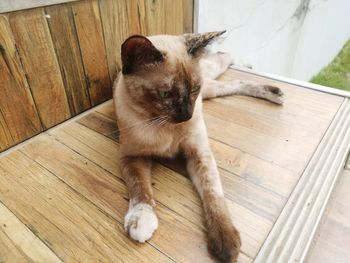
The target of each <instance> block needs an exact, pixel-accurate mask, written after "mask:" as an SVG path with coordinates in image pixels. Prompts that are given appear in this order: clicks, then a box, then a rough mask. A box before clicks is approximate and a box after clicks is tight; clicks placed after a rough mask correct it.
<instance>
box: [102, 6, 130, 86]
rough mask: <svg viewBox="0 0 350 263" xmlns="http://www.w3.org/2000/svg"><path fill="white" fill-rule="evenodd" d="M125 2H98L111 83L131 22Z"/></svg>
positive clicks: (117, 70)
mask: <svg viewBox="0 0 350 263" xmlns="http://www.w3.org/2000/svg"><path fill="white" fill-rule="evenodd" d="M127 2H128V1H127V0H119V1H114V0H104V1H100V2H99V3H100V10H101V18H102V27H103V33H104V38H105V44H106V55H107V62H108V70H109V76H110V78H111V81H112V82H113V81H114V79H115V78H116V77H117V74H118V72H119V71H120V69H121V64H120V61H121V57H120V46H121V44H122V43H123V41H124V40H125V39H126V38H127V37H128V36H129V34H130V33H129V23H132V22H133V21H129V19H128V11H127Z"/></svg>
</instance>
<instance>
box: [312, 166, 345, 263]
mask: <svg viewBox="0 0 350 263" xmlns="http://www.w3.org/2000/svg"><path fill="white" fill-rule="evenodd" d="M349 189H350V170H345V171H344V173H343V175H342V176H341V177H340V179H339V182H338V184H337V186H336V188H335V190H334V193H333V195H332V197H331V201H330V203H329V204H328V207H327V210H326V212H325V215H324V217H323V220H322V223H321V226H320V228H319V230H318V233H317V235H316V238H315V240H314V244H313V247H312V249H311V251H310V254H309V257H308V262H309V263H328V262H337V263H349V262H350V249H349V248H350V203H349V200H350V192H349Z"/></svg>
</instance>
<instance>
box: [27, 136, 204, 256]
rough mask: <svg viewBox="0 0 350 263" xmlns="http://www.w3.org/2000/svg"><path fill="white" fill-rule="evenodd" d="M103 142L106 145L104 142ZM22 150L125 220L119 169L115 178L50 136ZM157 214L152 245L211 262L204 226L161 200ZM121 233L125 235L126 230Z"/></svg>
mask: <svg viewBox="0 0 350 263" xmlns="http://www.w3.org/2000/svg"><path fill="white" fill-rule="evenodd" d="M107 140H108V139H107ZM101 144H102V145H106V144H105V143H104V142H101ZM46 147H49V150H44V148H46ZM46 149H47V148H46ZM22 151H23V152H24V153H25V154H26V155H28V156H30V157H31V158H33V159H34V160H35V161H36V162H38V163H40V164H41V165H42V166H44V167H45V168H46V169H48V170H49V171H51V172H52V173H55V174H56V175H57V176H58V177H59V178H60V179H61V180H63V181H64V182H66V183H67V184H68V185H70V186H71V187H72V188H74V189H75V190H76V191H77V192H78V193H80V194H82V195H83V196H85V197H86V198H87V199H89V200H90V201H91V202H93V203H94V204H96V205H97V206H98V207H99V208H100V209H101V210H103V211H105V212H106V213H108V215H109V216H110V217H112V218H114V219H115V220H117V221H118V222H120V223H122V222H123V218H124V215H125V213H126V211H127V207H128V201H127V199H128V194H127V192H126V187H125V185H124V183H123V182H122V180H121V176H120V175H119V173H118V172H117V171H118V169H117V170H115V171H114V172H116V173H118V177H116V176H115V174H110V173H109V172H107V171H106V170H105V169H104V168H102V167H100V166H98V165H96V164H94V163H92V162H91V161H90V160H88V159H86V158H85V157H83V156H82V155H81V154H80V153H79V154H78V153H76V152H73V151H72V150H71V149H69V148H68V147H66V146H64V145H62V144H60V143H58V142H57V141H55V140H54V138H53V137H49V136H40V138H38V140H37V141H35V142H34V143H30V144H28V145H26V146H25V147H24V149H23V150H22ZM57 154H59V155H60V156H61V158H60V159H59V160H58V159H57V158H53V157H54V156H57ZM93 155H94V157H95V158H101V157H99V156H98V155H97V154H96V153H94V154H93ZM114 157H115V156H114ZM50 159H51V160H50ZM114 159H115V158H114ZM111 160H112V158H111V159H110V161H111ZM157 213H158V215H159V218H160V225H159V229H158V230H157V232H156V234H155V236H154V238H153V239H152V240H151V241H150V244H152V245H153V246H154V247H157V248H158V249H159V250H161V251H164V253H165V254H167V255H169V256H170V257H171V258H173V259H175V260H176V261H181V262H183V261H186V260H195V259H196V258H197V259H199V260H200V261H201V262H210V261H209V256H208V254H207V250H206V244H205V237H204V233H203V231H202V227H196V226H195V225H193V224H191V223H190V222H189V221H187V220H185V219H184V218H182V217H180V216H178V215H176V214H175V213H173V212H171V211H170V210H169V209H167V208H166V207H165V206H164V204H162V203H158V206H157ZM198 219H199V218H198ZM118 234H119V235H123V236H124V233H118ZM181 243H183V245H179V246H174V244H181ZM126 249H127V248H126ZM153 262H154V261H153Z"/></svg>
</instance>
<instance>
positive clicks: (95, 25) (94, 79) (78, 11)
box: [72, 0, 134, 106]
mask: <svg viewBox="0 0 350 263" xmlns="http://www.w3.org/2000/svg"><path fill="white" fill-rule="evenodd" d="M131 2H134V1H131ZM72 7H73V12H74V21H75V26H76V31H77V34H78V38H79V44H80V50H81V55H82V59H83V63H84V69H85V74H86V79H87V83H88V88H89V94H90V100H91V104H92V105H93V106H95V105H97V104H100V103H102V102H104V101H106V100H108V99H110V98H111V97H112V87H111V86H112V85H111V82H110V78H109V72H108V66H107V57H106V52H105V43H104V39H103V30H102V22H101V17H100V9H99V4H98V1H97V0H93V1H79V2H75V3H73V4H72Z"/></svg>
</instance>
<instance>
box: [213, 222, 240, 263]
mask: <svg viewBox="0 0 350 263" xmlns="http://www.w3.org/2000/svg"><path fill="white" fill-rule="evenodd" d="M240 247H241V238H240V235H239V232H238V231H237V230H236V229H235V227H234V226H233V225H232V224H231V222H228V221H227V222H222V224H221V225H220V224H218V225H216V228H215V229H208V250H209V252H210V253H211V254H212V255H213V256H214V257H215V258H216V259H218V261H219V262H225V263H226V262H227V263H229V262H236V261H237V258H238V254H239V250H240Z"/></svg>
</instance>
